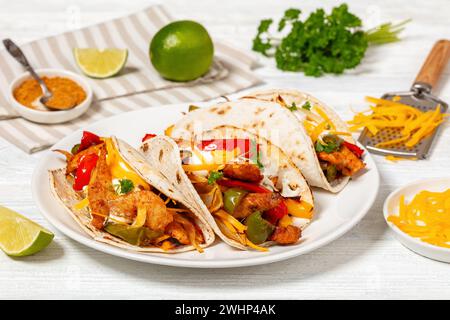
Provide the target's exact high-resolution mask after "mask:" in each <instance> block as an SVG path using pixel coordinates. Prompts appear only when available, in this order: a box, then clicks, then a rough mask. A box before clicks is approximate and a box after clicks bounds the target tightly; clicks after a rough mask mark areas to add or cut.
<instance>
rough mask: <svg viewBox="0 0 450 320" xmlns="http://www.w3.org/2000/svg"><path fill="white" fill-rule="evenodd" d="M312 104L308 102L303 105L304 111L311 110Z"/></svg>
mask: <svg viewBox="0 0 450 320" xmlns="http://www.w3.org/2000/svg"><path fill="white" fill-rule="evenodd" d="M311 107H312V106H311V103H310V102H309V101H306V102H305V103H304V104H303V105H302V109H305V110H311Z"/></svg>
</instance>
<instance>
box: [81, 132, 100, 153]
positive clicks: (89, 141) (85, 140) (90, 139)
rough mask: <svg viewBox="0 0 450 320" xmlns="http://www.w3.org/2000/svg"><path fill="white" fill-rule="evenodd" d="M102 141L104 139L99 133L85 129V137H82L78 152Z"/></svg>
mask: <svg viewBox="0 0 450 320" xmlns="http://www.w3.org/2000/svg"><path fill="white" fill-rule="evenodd" d="M100 143H102V140H101V139H100V137H99V136H98V135H96V134H94V133H92V132H89V131H83V137H82V138H81V142H80V147H79V148H78V150H77V153H78V152H80V151H83V150H85V149H87V148H89V147H92V146H95V145H97V144H100Z"/></svg>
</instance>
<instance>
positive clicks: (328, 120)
mask: <svg viewBox="0 0 450 320" xmlns="http://www.w3.org/2000/svg"><path fill="white" fill-rule="evenodd" d="M313 110H314V111H316V112H317V113H318V114H319V115H320V116H321V117H322V119H323V120H325V122H326V123H327V124H328V125H329V126H330V128H331V129H332V130H334V129H336V127H335V126H334V123H333V121H331V120H330V118H329V117H328V116H327V114H326V113H325V111H323V110H322V109H321V108H320V107H318V106H314V108H313Z"/></svg>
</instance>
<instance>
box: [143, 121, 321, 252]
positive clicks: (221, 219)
mask: <svg viewBox="0 0 450 320" xmlns="http://www.w3.org/2000/svg"><path fill="white" fill-rule="evenodd" d="M161 139H168V140H170V138H168V137H161V136H159V137H156V138H153V137H152V136H146V138H144V142H143V145H142V150H143V151H144V154H146V156H147V159H148V161H149V162H150V163H151V162H152V161H154V159H153V157H154V155H155V152H154V151H152V149H153V150H154V149H158V146H157V144H158V140H161ZM177 144H178V148H179V150H180V154H181V161H180V168H182V169H183V170H184V172H185V173H186V175H182V176H183V177H182V178H180V179H184V177H185V176H187V177H188V178H189V180H190V182H191V183H192V185H193V186H194V188H195V189H194V188H191V189H186V191H189V192H190V194H189V195H186V197H188V196H189V197H192V198H193V200H192V201H191V203H196V204H199V203H200V202H199V200H200V199H201V201H202V202H203V204H204V205H203V206H202V208H201V209H202V210H203V212H205V217H206V218H207V220H208V222H209V223H210V225H211V226H212V227H213V229H214V231H215V232H216V234H217V235H218V236H219V237H220V238H221V239H222V240H224V241H225V242H226V243H228V244H230V245H232V246H234V247H237V248H240V249H246V250H248V249H250V248H252V249H257V250H262V251H265V250H267V248H266V247H267V246H269V245H289V244H295V243H298V242H299V240H300V239H301V233H302V229H303V228H305V227H306V226H307V225H308V224H309V222H310V221H311V219H312V217H313V213H314V202H313V196H312V193H311V190H310V188H309V186H308V184H307V182H306V180H305V179H304V178H303V176H302V174H301V172H300V171H299V170H298V168H297V167H296V166H295V165H294V164H293V163H292V162H291V161H290V160H289V159H288V158H287V157H286V155H285V154H284V153H283V152H282V151H281V150H280V149H279V148H277V147H276V146H274V145H273V144H271V143H270V142H269V141H267V140H266V139H264V138H262V137H258V136H256V135H254V134H252V133H250V132H248V131H246V130H243V129H239V128H235V127H231V126H222V127H218V128H216V129H213V130H209V131H206V132H203V133H202V135H201V136H198V137H195V138H194V139H193V140H190V141H187V140H178V141H177ZM174 148H175V147H174ZM168 174H171V173H170V172H168Z"/></svg>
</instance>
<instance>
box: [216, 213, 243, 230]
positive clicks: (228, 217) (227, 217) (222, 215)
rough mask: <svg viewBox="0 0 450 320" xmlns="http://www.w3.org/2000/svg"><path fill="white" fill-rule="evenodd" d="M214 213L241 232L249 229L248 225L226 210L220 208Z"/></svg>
mask: <svg viewBox="0 0 450 320" xmlns="http://www.w3.org/2000/svg"><path fill="white" fill-rule="evenodd" d="M214 215H216V216H218V217H220V218H221V219H222V221H224V223H225V221H226V222H228V223H230V224H231V225H232V226H233V227H234V228H236V229H237V230H238V231H239V232H241V233H242V232H244V231H245V230H247V227H246V226H244V225H243V224H242V223H240V222H239V220H237V219H236V218H235V217H233V216H232V215H230V214H228V213H227V212H226V211H225V210H218V211H216V212H214Z"/></svg>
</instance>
